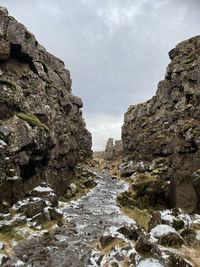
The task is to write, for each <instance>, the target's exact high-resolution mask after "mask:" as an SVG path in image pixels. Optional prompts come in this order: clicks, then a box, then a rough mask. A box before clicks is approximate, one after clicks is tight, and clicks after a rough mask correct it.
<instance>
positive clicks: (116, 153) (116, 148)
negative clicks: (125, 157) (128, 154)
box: [104, 138, 122, 160]
mask: <svg viewBox="0 0 200 267" xmlns="http://www.w3.org/2000/svg"><path fill="white" fill-rule="evenodd" d="M120 156H122V141H121V140H116V141H115V143H114V142H113V138H109V139H108V141H107V143H106V147H105V152H104V159H105V160H112V159H114V158H117V157H120Z"/></svg>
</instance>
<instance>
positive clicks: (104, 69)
mask: <svg viewBox="0 0 200 267" xmlns="http://www.w3.org/2000/svg"><path fill="white" fill-rule="evenodd" d="M0 5H1V6H6V7H7V8H8V10H9V12H10V14H11V15H12V16H14V17H15V18H16V19H17V20H18V21H20V22H21V23H23V24H25V26H26V27H27V28H28V29H29V30H30V31H31V32H32V33H34V34H35V36H36V38H37V39H38V41H39V42H40V43H41V44H42V45H43V46H45V47H46V48H47V50H48V51H49V52H51V53H53V54H54V55H56V56H58V57H59V58H61V59H62V60H63V61H64V62H65V65H66V68H67V69H69V70H70V72H71V76H72V80H73V87H72V89H73V93H74V94H75V95H78V96H80V97H82V99H83V101H84V110H83V111H84V118H85V120H86V123H87V128H88V129H89V130H90V131H91V133H92V135H93V149H94V150H101V149H103V148H104V146H105V142H106V140H107V138H108V137H114V138H115V139H119V138H120V135H121V125H122V122H123V115H124V113H125V112H126V110H127V109H128V107H129V105H131V104H137V103H139V102H144V101H146V100H147V99H149V98H151V97H152V96H153V95H154V94H155V92H156V87H157V84H158V82H159V80H161V79H163V78H164V74H165V69H166V66H167V64H168V62H169V59H168V52H169V50H170V49H172V48H173V47H174V46H175V45H176V44H177V43H178V42H180V41H182V40H184V39H187V38H189V37H192V36H194V35H199V34H200V15H199V14H200V0H34V1H28V0H0Z"/></svg>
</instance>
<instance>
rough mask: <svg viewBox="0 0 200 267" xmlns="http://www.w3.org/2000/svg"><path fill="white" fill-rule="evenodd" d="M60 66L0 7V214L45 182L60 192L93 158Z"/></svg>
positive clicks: (78, 108)
mask: <svg viewBox="0 0 200 267" xmlns="http://www.w3.org/2000/svg"><path fill="white" fill-rule="evenodd" d="M71 83H72V81H71V78H70V73H69V71H68V70H66V69H65V67H64V63H63V62H62V61H61V60H60V59H58V58H56V57H55V56H53V55H51V54H49V53H48V52H47V51H46V50H45V48H44V47H42V46H41V45H40V44H39V43H38V42H37V40H36V39H35V37H34V35H33V34H31V33H30V32H29V31H28V30H27V29H26V28H25V27H24V26H23V25H22V24H20V23H18V22H17V21H16V20H15V19H14V18H13V17H11V16H9V15H8V12H7V10H6V9H5V8H0V210H1V211H3V210H5V209H7V207H8V206H10V205H11V204H13V203H14V202H16V201H17V200H18V199H20V198H22V197H24V195H25V194H26V192H28V191H29V190H31V189H32V188H34V187H35V186H37V185H38V184H40V183H41V182H42V181H45V182H46V183H47V184H50V185H51V187H52V188H53V189H54V190H55V192H56V193H57V194H58V195H60V194H63V193H64V191H65V189H66V187H65V185H66V184H67V183H68V184H69V183H70V181H71V180H72V178H73V173H74V167H75V166H76V165H77V163H78V162H80V161H82V160H84V159H86V158H88V157H90V156H91V135H90V133H89V132H88V131H87V129H86V126H85V122H84V120H83V118H82V111H81V109H82V107H83V103H82V100H81V99H80V98H79V97H76V96H74V95H73V94H72V92H71Z"/></svg>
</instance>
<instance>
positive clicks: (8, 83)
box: [0, 77, 19, 91]
mask: <svg viewBox="0 0 200 267" xmlns="http://www.w3.org/2000/svg"><path fill="white" fill-rule="evenodd" d="M0 84H4V85H6V86H8V87H10V88H11V89H12V90H14V91H16V90H17V89H18V87H19V85H18V84H16V83H15V82H13V81H11V80H8V79H6V78H2V77H0Z"/></svg>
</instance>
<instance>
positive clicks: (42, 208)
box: [0, 170, 200, 267]
mask: <svg viewBox="0 0 200 267" xmlns="http://www.w3.org/2000/svg"><path fill="white" fill-rule="evenodd" d="M83 173H85V176H87V179H85V178H84V179H83V182H82V187H83V184H85V183H86V180H87V181H88V183H86V185H88V187H91V189H90V190H89V189H88V188H87V190H89V191H84V193H86V194H85V195H83V196H82V197H81V198H78V199H76V198H75V199H73V197H74V195H76V192H75V191H78V190H80V189H78V187H77V186H76V185H75V184H71V187H69V190H68V194H67V196H66V198H65V199H62V200H64V201H59V202H57V199H56V197H55V194H54V193H53V190H52V189H51V188H50V187H48V186H47V185H45V184H43V185H41V186H38V187H36V188H35V189H34V190H33V191H32V192H31V193H30V196H28V197H27V198H26V199H25V200H23V201H20V202H18V203H17V204H15V205H14V206H13V208H12V213H13V214H9V215H8V214H7V215H5V214H4V215H2V217H1V234H0V240H1V241H0V249H1V254H0V262H1V266H4V267H12V266H13V267H14V266H27V267H28V266H34V267H37V266H75V267H78V266H80V267H83V266H87V267H89V266H113V267H117V266H139V267H145V266H150V267H151V266H152V267H156V266H158V267H159V266H161V267H162V266H166V267H167V266H169V267H172V266H180V267H184V266H185V267H187V266H188V267H190V266H199V264H200V262H199V261H200V257H199V256H198V251H199V250H198V247H199V246H200V216H199V215H188V214H187V213H185V212H183V211H182V210H180V209H173V210H163V211H160V212H154V213H153V212H152V213H151V214H152V215H151V218H150V221H149V223H148V228H147V227H146V228H145V227H143V226H142V225H140V224H139V223H138V222H137V223H136V221H137V218H136V217H135V218H133V217H132V218H130V217H129V216H127V215H126V214H124V213H123V211H122V209H121V208H120V207H119V205H118V203H117V196H118V195H119V194H120V193H121V194H123V192H124V191H127V190H128V188H129V184H128V183H127V182H124V181H123V180H119V179H118V178H117V177H116V176H110V175H109V173H108V171H107V170H102V171H100V170H96V171H94V170H93V171H89V172H88V174H86V171H85V172H83ZM91 173H93V174H91ZM89 174H90V177H89ZM94 177H95V181H94ZM91 181H93V182H91ZM70 192H71V195H70ZM82 194H83V192H81V195H82ZM41 196H42V197H41ZM78 196H79V195H78ZM67 197H68V198H69V199H70V200H69V201H67ZM33 203H34V204H33ZM38 204H39V205H38ZM30 207H31V208H30ZM45 217H46V218H45ZM6 227H8V228H6ZM195 253H196V254H195Z"/></svg>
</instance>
